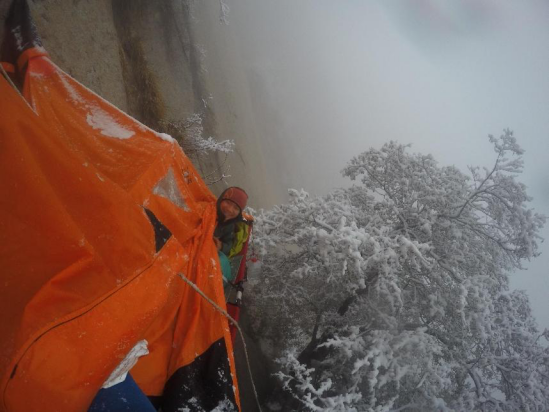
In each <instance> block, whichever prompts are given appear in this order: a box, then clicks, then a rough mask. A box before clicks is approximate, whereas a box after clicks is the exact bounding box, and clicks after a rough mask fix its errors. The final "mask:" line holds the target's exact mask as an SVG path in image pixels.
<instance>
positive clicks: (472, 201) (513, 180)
mask: <svg viewBox="0 0 550 412" xmlns="http://www.w3.org/2000/svg"><path fill="white" fill-rule="evenodd" d="M490 141H491V143H492V144H493V145H494V148H495V152H496V159H495V162H494V165H493V167H492V168H490V169H485V168H474V167H471V168H470V170H469V175H466V174H464V173H462V172H460V171H459V170H458V169H457V168H455V167H442V166H439V165H438V164H437V162H436V161H435V160H434V158H433V157H432V156H430V155H420V154H411V153H409V152H408V147H407V146H404V145H400V144H397V143H394V142H390V143H388V144H386V145H384V146H383V147H382V149H381V150H374V149H371V150H369V151H367V152H365V153H362V154H360V155H359V156H357V157H355V158H353V159H352V160H351V161H350V162H349V164H348V166H347V167H346V168H345V169H344V171H343V174H344V175H345V176H349V177H350V178H351V179H353V180H359V181H360V182H361V184H360V185H356V186H353V187H351V188H349V189H341V190H337V191H335V192H333V193H331V194H329V195H327V196H324V197H319V198H311V197H310V196H309V195H308V194H307V193H305V192H304V191H295V190H292V191H290V195H291V199H290V202H289V203H288V204H285V205H282V206H276V207H275V208H273V209H272V210H270V211H267V212H263V211H262V212H261V213H259V214H258V215H257V223H256V228H255V239H254V249H255V250H256V253H258V254H259V255H260V256H261V262H262V264H261V270H260V271H259V274H258V275H257V277H256V280H255V282H254V284H253V291H252V293H251V294H248V296H251V297H252V298H253V302H252V303H253V308H251V310H250V313H253V314H255V315H254V322H253V327H254V331H255V333H256V334H257V336H258V337H260V338H261V339H262V340H263V341H264V342H266V343H268V345H264V346H265V347H269V346H271V347H274V348H276V350H274V353H273V354H274V355H277V356H280V364H281V371H280V372H279V373H278V376H279V378H280V379H281V381H282V383H283V385H284V387H285V389H286V390H287V391H288V392H289V393H291V394H292V396H293V397H294V402H295V404H294V405H293V406H292V408H293V409H299V408H301V410H311V411H379V412H382V411H474V410H480V411H546V410H548V349H547V343H545V342H541V339H542V338H546V342H547V340H548V334H547V332H546V333H542V334H540V333H539V332H538V331H537V327H536V324H535V322H534V319H533V317H532V315H531V311H530V307H529V301H528V298H527V296H526V295H525V294H524V293H523V292H518V291H510V290H509V287H508V275H509V273H510V271H511V270H515V269H518V268H521V264H522V261H524V260H526V259H527V260H528V259H530V258H532V257H535V256H536V255H537V247H538V243H540V240H541V238H540V237H539V236H538V234H537V232H538V231H539V230H540V229H541V228H542V226H543V225H544V222H545V218H544V217H543V216H541V215H539V214H537V213H534V212H533V211H532V210H530V209H528V207H527V203H528V202H529V200H530V198H529V197H528V196H527V194H526V187H525V186H524V185H523V184H522V183H520V182H518V181H517V175H518V174H519V173H521V171H522V160H521V154H522V150H521V149H520V147H519V146H518V145H517V143H516V140H515V138H514V137H513V134H512V132H511V131H509V130H505V131H504V134H503V135H502V136H500V138H494V137H492V136H490ZM287 407H288V406H287Z"/></svg>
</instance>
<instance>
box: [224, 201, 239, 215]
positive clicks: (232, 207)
mask: <svg viewBox="0 0 550 412" xmlns="http://www.w3.org/2000/svg"><path fill="white" fill-rule="evenodd" d="M220 210H221V212H222V214H223V215H224V216H225V220H231V219H235V218H236V217H237V216H239V213H241V209H239V206H237V205H236V204H235V203H233V202H232V201H231V200H222V201H221V203H220Z"/></svg>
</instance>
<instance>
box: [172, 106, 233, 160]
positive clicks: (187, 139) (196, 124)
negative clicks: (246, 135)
mask: <svg viewBox="0 0 550 412" xmlns="http://www.w3.org/2000/svg"><path fill="white" fill-rule="evenodd" d="M161 126H162V127H163V129H165V130H166V133H168V134H170V135H172V136H173V137H174V138H175V139H176V140H177V141H178V142H179V143H180V145H181V147H182V148H183V151H184V152H185V153H186V154H187V155H188V156H195V157H196V156H201V155H206V154H208V153H224V154H227V153H231V152H232V151H233V148H234V146H235V142H234V141H233V140H223V141H221V142H218V141H217V140H216V139H214V138H213V137H208V138H205V137H203V134H204V128H203V125H202V117H201V115H200V114H198V113H194V114H193V115H191V116H189V117H188V118H187V119H185V121H163V122H161Z"/></svg>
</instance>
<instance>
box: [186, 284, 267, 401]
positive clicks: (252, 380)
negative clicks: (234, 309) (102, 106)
mask: <svg viewBox="0 0 550 412" xmlns="http://www.w3.org/2000/svg"><path fill="white" fill-rule="evenodd" d="M178 276H179V277H180V278H182V279H183V280H184V281H185V283H187V284H188V285H189V286H191V287H192V288H193V289H194V290H195V292H197V293H198V294H199V295H201V296H202V297H203V298H204V299H206V301H207V302H208V303H210V304H211V305H212V306H214V308H215V309H216V310H217V311H218V312H220V313H221V314H222V315H223V316H225V317H226V318H227V319H228V320H229V321H230V322H231V323H232V324H233V325H235V327H236V328H237V330H238V331H239V336H240V338H241V341H242V343H243V348H244V356H245V359H246V366H247V368H248V374H249V375H250V383H252V389H253V390H254V397H255V398H256V405H257V406H258V410H259V411H260V412H262V407H261V406H260V400H259V397H258V392H256V385H254V378H253V376H252V369H251V368H250V361H249V359H248V351H247V349H246V343H245V341H244V335H243V332H242V330H241V327H240V326H239V324H238V323H237V321H236V320H235V319H233V318H232V317H231V316H230V315H229V313H227V312H226V311H225V310H223V309H222V308H221V307H220V306H219V305H218V304H217V303H216V302H214V301H213V300H212V299H210V298H209V297H208V296H206V295H205V294H204V292H203V291H202V290H200V289H199V287H198V286H197V285H195V284H194V283H193V282H191V281H190V280H189V279H187V278H186V277H185V275H184V274H183V273H178Z"/></svg>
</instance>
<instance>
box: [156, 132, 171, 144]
mask: <svg viewBox="0 0 550 412" xmlns="http://www.w3.org/2000/svg"><path fill="white" fill-rule="evenodd" d="M156 134H157V136H158V137H160V138H161V139H162V140H165V141H167V142H170V143H174V142H175V141H176V139H174V138H173V137H172V136H170V135H169V134H166V133H159V132H157V133H156Z"/></svg>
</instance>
